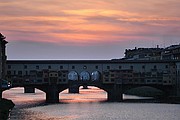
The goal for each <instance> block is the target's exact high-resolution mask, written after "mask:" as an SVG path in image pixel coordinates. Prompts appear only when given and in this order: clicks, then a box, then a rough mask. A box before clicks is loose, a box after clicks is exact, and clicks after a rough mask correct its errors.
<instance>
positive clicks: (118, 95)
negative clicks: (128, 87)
mask: <svg viewBox="0 0 180 120" xmlns="http://www.w3.org/2000/svg"><path fill="white" fill-rule="evenodd" d="M107 95H108V96H107V97H108V101H111V102H121V101H122V100H123V94H122V85H119V84H115V85H114V87H113V89H111V90H109V91H108V92H107Z"/></svg>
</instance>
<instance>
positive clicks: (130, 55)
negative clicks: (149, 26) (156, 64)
mask: <svg viewBox="0 0 180 120" xmlns="http://www.w3.org/2000/svg"><path fill="white" fill-rule="evenodd" d="M124 54H125V57H124V58H123V59H124V60H180V44H179V45H171V46H169V47H166V48H159V47H158V46H157V48H135V49H126V51H125V53H124Z"/></svg>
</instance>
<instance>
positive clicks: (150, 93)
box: [123, 85, 174, 97]
mask: <svg viewBox="0 0 180 120" xmlns="http://www.w3.org/2000/svg"><path fill="white" fill-rule="evenodd" d="M173 91H174V88H173V87H172V86H166V87H165V86H162V85H124V87H123V93H124V94H132V95H137V96H144V97H160V96H165V97H168V96H171V95H173Z"/></svg>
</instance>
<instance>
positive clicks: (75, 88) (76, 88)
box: [69, 84, 79, 93]
mask: <svg viewBox="0 0 180 120" xmlns="http://www.w3.org/2000/svg"><path fill="white" fill-rule="evenodd" d="M69 93H79V86H78V85H77V84H71V85H69Z"/></svg>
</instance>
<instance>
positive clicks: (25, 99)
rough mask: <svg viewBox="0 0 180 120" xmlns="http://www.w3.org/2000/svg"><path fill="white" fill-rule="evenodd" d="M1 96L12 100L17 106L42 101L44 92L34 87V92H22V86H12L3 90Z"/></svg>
mask: <svg viewBox="0 0 180 120" xmlns="http://www.w3.org/2000/svg"><path fill="white" fill-rule="evenodd" d="M3 98H6V99H9V100H12V101H13V102H14V104H15V105H16V106H17V107H22V106H23V107H25V106H34V105H37V104H41V103H44V102H45V100H46V93H45V92H43V91H41V90H40V89H35V93H24V87H14V88H11V89H8V90H6V91H3Z"/></svg>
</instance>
